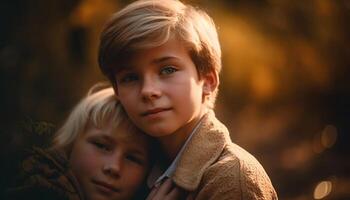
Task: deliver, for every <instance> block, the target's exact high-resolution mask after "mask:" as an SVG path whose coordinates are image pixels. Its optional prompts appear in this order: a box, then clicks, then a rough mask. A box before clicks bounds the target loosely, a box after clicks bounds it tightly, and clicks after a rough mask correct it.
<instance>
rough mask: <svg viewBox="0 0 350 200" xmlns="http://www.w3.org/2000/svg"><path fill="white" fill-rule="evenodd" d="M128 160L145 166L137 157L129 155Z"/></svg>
mask: <svg viewBox="0 0 350 200" xmlns="http://www.w3.org/2000/svg"><path fill="white" fill-rule="evenodd" d="M126 159H128V160H130V161H131V162H134V163H136V164H138V165H143V160H142V159H141V158H139V157H137V156H135V155H127V156H126Z"/></svg>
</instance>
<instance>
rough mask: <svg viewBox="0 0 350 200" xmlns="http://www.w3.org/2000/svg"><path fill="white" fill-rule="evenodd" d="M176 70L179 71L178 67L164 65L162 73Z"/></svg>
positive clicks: (166, 73) (167, 73) (165, 73)
mask: <svg viewBox="0 0 350 200" xmlns="http://www.w3.org/2000/svg"><path fill="white" fill-rule="evenodd" d="M176 71H177V69H176V68H175V67H174V66H166V67H163V68H162V69H161V70H160V74H162V75H169V74H172V73H174V72H176Z"/></svg>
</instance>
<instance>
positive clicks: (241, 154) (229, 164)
mask: <svg viewBox="0 0 350 200" xmlns="http://www.w3.org/2000/svg"><path fill="white" fill-rule="evenodd" d="M173 181H174V182H175V183H176V184H177V185H178V186H180V187H182V188H184V189H186V190H188V191H191V195H190V196H191V198H192V199H196V200H209V199H213V200H225V199H227V200H250V199H259V200H260V199H261V200H271V199H278V198H277V194H276V192H275V190H274V188H273V186H272V183H271V181H270V179H269V177H268V175H267V174H266V172H265V170H264V169H263V167H262V166H261V165H260V163H259V162H258V161H257V160H256V159H255V158H254V157H253V156H252V155H251V154H249V153H248V152H247V151H245V150H244V149H242V148H241V147H239V146H238V145H236V144H234V143H232V141H231V139H230V135H229V132H228V130H227V128H226V127H225V126H224V125H223V124H222V123H221V122H220V121H219V120H217V119H216V117H215V114H214V112H209V113H208V114H207V115H206V116H205V118H204V119H203V122H202V123H201V125H200V127H199V128H198V132H197V133H195V135H193V137H192V138H191V140H190V141H189V143H188V145H187V146H186V147H185V150H184V152H183V154H182V156H181V157H180V160H179V162H178V166H177V168H176V170H175V173H174V176H173Z"/></svg>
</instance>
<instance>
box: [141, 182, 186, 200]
mask: <svg viewBox="0 0 350 200" xmlns="http://www.w3.org/2000/svg"><path fill="white" fill-rule="evenodd" d="M187 194H188V192H186V191H185V190H184V189H182V188H180V187H178V186H176V185H175V184H174V183H173V181H172V180H171V179H167V180H165V181H164V183H162V184H161V185H160V186H158V187H154V188H153V189H152V191H151V192H150V193H149V195H148V197H147V199H146V200H178V199H179V200H180V199H182V200H183V199H186V196H187Z"/></svg>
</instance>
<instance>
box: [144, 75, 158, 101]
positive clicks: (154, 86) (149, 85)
mask: <svg viewBox="0 0 350 200" xmlns="http://www.w3.org/2000/svg"><path fill="white" fill-rule="evenodd" d="M141 95H142V98H143V99H144V100H146V101H152V100H155V99H157V98H158V97H160V96H161V90H160V88H159V83H158V80H156V79H153V78H149V77H148V78H144V80H143V83H142V88H141Z"/></svg>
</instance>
